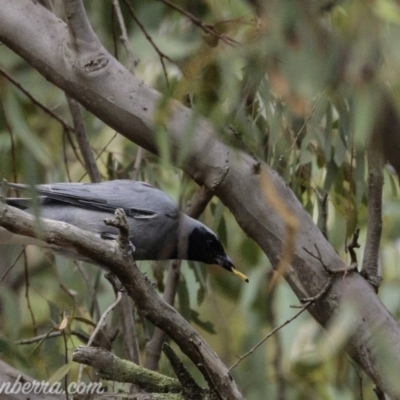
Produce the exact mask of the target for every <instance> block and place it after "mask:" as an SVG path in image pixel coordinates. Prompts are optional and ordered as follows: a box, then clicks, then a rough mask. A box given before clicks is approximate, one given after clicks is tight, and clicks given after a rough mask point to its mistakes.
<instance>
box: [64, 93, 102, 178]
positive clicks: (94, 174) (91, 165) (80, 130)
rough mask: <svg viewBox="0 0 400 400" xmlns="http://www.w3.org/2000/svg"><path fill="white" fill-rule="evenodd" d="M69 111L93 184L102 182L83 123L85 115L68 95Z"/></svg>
mask: <svg viewBox="0 0 400 400" xmlns="http://www.w3.org/2000/svg"><path fill="white" fill-rule="evenodd" d="M67 102H68V106H69V110H70V111H71V115H72V120H73V122H74V132H75V136H76V140H77V142H78V145H79V149H80V151H81V154H82V157H83V160H84V161H85V167H86V171H87V173H88V175H89V177H90V181H91V182H101V176H100V172H99V170H98V168H97V165H96V161H95V159H94V156H93V152H92V149H91V147H90V143H89V139H88V137H87V132H86V128H85V123H84V122H83V114H82V110H81V108H80V105H79V103H78V102H77V101H76V100H74V99H72V98H71V97H70V96H68V95H67Z"/></svg>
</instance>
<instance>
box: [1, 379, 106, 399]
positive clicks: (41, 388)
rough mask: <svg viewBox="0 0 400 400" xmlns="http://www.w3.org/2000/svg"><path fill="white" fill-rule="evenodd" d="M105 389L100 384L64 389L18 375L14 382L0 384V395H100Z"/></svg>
mask: <svg viewBox="0 0 400 400" xmlns="http://www.w3.org/2000/svg"><path fill="white" fill-rule="evenodd" d="M104 391H105V388H104V386H103V385H102V384H101V382H89V383H85V382H79V383H77V382H70V383H69V384H68V386H67V388H66V389H64V388H63V385H62V383H61V382H55V383H52V384H50V383H49V382H46V381H36V380H33V381H25V379H24V378H23V377H22V376H21V375H18V377H17V379H16V380H15V381H14V382H0V395H1V394H9V395H10V394H66V393H68V394H71V395H73V394H102V393H104Z"/></svg>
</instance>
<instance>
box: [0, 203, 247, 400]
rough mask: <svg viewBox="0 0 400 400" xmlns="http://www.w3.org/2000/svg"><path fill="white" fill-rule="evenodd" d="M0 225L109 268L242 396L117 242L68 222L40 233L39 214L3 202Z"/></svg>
mask: <svg viewBox="0 0 400 400" xmlns="http://www.w3.org/2000/svg"><path fill="white" fill-rule="evenodd" d="M0 226H2V227H4V228H6V229H8V230H10V231H11V232H14V233H18V234H21V235H25V236H31V237H38V238H40V239H41V240H44V241H45V242H46V243H48V244H49V245H57V246H63V247H70V248H73V249H75V250H76V251H78V252H79V253H80V254H83V255H85V256H86V257H89V258H91V259H92V260H94V261H95V262H97V263H98V264H99V265H103V266H105V267H107V268H108V269H109V270H110V271H111V272H112V273H113V274H115V275H116V276H117V277H118V279H119V280H120V281H121V282H123V284H124V287H125V288H126V290H127V292H128V294H129V296H130V297H131V298H132V299H133V300H134V301H135V303H136V305H137V307H138V308H139V309H140V310H141V312H142V313H143V315H144V316H145V317H146V318H147V319H148V320H149V321H151V322H152V323H153V324H154V325H156V326H157V327H160V328H161V329H162V330H164V331H165V332H166V333H167V334H168V336H170V337H171V339H172V340H174V341H175V342H176V343H177V344H178V346H179V347H180V348H181V350H182V351H183V352H184V353H185V354H186V355H187V356H188V357H189V358H190V359H191V360H192V361H193V362H194V363H195V365H196V366H197V367H198V368H199V370H200V371H201V372H202V373H203V375H204V377H205V379H206V380H207V381H208V383H209V386H210V388H213V389H214V388H215V390H217V391H218V392H219V393H221V395H222V396H223V397H224V398H229V399H232V400H234V399H242V395H241V393H240V392H239V389H238V388H237V386H236V384H235V382H234V381H233V380H232V378H231V376H230V375H229V371H228V369H227V367H226V366H225V365H224V364H223V363H222V362H221V360H220V359H219V358H218V357H217V355H216V354H215V352H214V351H213V350H212V349H211V348H210V347H209V345H208V344H207V342H205V341H204V339H203V338H202V337H201V336H200V335H199V334H198V333H197V332H196V331H195V330H194V329H193V328H192V327H191V326H190V324H188V323H187V321H186V320H185V319H184V318H183V317H182V316H181V315H180V314H179V313H178V312H177V311H176V310H175V309H174V308H173V307H171V306H169V305H168V304H167V303H165V302H164V301H163V300H162V299H161V298H160V297H159V296H158V294H157V293H156V292H155V291H154V289H153V287H152V285H151V284H150V282H149V281H148V280H147V279H146V278H145V277H144V276H143V275H142V273H141V272H140V270H139V269H138V268H137V266H136V264H135V262H134V261H133V258H132V257H127V256H126V251H125V250H121V249H120V248H119V246H118V245H117V244H116V242H111V243H109V241H106V240H102V239H100V238H98V237H97V236H96V235H94V234H92V233H90V232H88V231H83V230H81V229H78V228H76V227H74V226H72V225H69V224H66V223H64V222H58V221H52V220H45V219H41V225H40V226H41V232H40V233H39V234H38V233H37V232H36V226H37V221H35V217H33V216H32V215H30V214H27V213H25V212H24V211H21V210H18V209H16V208H13V207H10V206H7V205H6V204H4V203H3V202H0Z"/></svg>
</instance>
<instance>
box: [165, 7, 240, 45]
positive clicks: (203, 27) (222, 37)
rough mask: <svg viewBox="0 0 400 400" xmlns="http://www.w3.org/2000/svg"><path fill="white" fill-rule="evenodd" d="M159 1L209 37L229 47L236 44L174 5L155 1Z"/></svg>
mask: <svg viewBox="0 0 400 400" xmlns="http://www.w3.org/2000/svg"><path fill="white" fill-rule="evenodd" d="M157 1H160V2H161V3H164V4H165V5H166V6H168V7H170V8H172V9H173V10H175V11H178V12H179V13H180V14H182V15H184V16H185V17H187V18H189V19H190V21H192V22H193V24H195V25H196V26H198V27H199V28H200V29H202V30H203V31H204V32H206V33H209V34H210V35H213V36H215V37H217V38H218V39H221V40H222V41H223V42H225V43H227V44H229V45H236V44H238V42H237V41H236V40H234V39H232V38H230V37H229V36H227V35H225V34H223V33H220V32H218V31H217V30H216V29H215V28H214V27H213V26H211V25H207V24H204V23H203V22H202V21H201V20H200V19H199V18H197V17H195V16H194V15H193V14H191V13H190V12H188V11H186V10H184V9H183V8H181V7H179V6H177V5H176V4H174V3H171V2H169V1H168V0H157Z"/></svg>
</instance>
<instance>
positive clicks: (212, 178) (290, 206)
mask: <svg viewBox="0 0 400 400" xmlns="http://www.w3.org/2000/svg"><path fill="white" fill-rule="evenodd" d="M0 6H1V13H0V40H1V41H2V42H3V43H4V44H5V45H6V46H8V47H9V48H11V49H13V50H14V51H15V52H16V53H18V54H19V55H20V56H21V57H23V58H24V59H25V60H26V61H27V62H28V63H30V64H31V65H32V66H33V67H34V68H36V69H37V70H38V71H39V72H40V73H41V74H42V75H43V76H45V77H46V78H47V79H48V80H49V81H51V82H53V83H54V84H55V85H57V86H58V87H60V88H62V89H63V90H65V91H66V92H67V93H68V94H70V95H71V96H72V97H74V98H75V99H77V100H78V101H79V102H80V103H81V104H82V105H84V106H85V107H86V108H87V109H88V110H89V111H91V112H92V113H93V114H94V115H96V116H97V117H99V118H100V119H102V120H103V121H104V122H105V123H107V124H108V125H110V126H111V127H112V128H113V129H115V130H117V131H118V132H120V133H121V134H123V135H124V136H126V137H127V138H128V139H130V140H132V141H133V142H135V143H137V144H138V145H140V146H142V147H144V148H145V149H146V150H148V151H151V152H153V153H155V154H158V140H157V137H156V134H155V133H154V132H155V129H156V121H157V122H158V123H159V124H160V125H162V126H163V127H164V128H165V134H168V142H169V144H170V146H171V156H172V160H173V161H175V162H176V163H177V164H178V166H179V167H181V168H182V169H184V170H185V172H186V173H187V174H188V175H190V176H191V177H192V178H193V179H194V180H195V181H196V182H198V183H199V184H202V185H205V186H206V187H208V188H209V189H212V190H214V193H215V194H216V195H217V196H218V197H219V198H220V199H221V200H222V201H223V202H224V204H225V205H226V206H228V207H229V209H230V210H231V212H232V213H233V215H234V216H235V217H236V219H237V221H238V223H239V225H240V226H241V228H242V229H243V230H244V231H245V232H246V233H247V234H248V235H249V236H250V237H252V238H253V239H254V240H255V241H256V242H257V243H258V244H259V245H260V246H261V248H262V249H263V251H264V252H265V253H266V254H267V256H268V257H269V259H270V260H271V262H272V264H273V265H274V266H277V265H278V264H279V260H280V259H282V256H283V255H282V249H283V248H284V243H286V242H287V239H288V225H287V221H288V220H290V219H291V220H292V221H293V220H296V221H297V224H296V225H297V230H296V231H295V232H294V230H293V226H294V225H293V224H292V225H291V232H292V233H291V234H292V235H293V234H295V238H294V241H293V246H292V247H293V248H292V249H291V258H290V263H287V267H286V269H285V277H286V279H287V281H288V282H289V284H290V285H291V287H292V289H293V290H294V292H295V293H296V294H297V295H298V296H299V297H300V298H303V297H309V296H313V295H315V294H316V293H318V292H319V291H320V290H321V288H323V287H324V285H325V284H326V279H327V276H326V273H325V271H323V269H322V267H321V265H320V264H319V262H318V261H317V260H315V259H313V258H312V257H311V256H310V255H309V254H307V252H306V251H304V248H306V249H309V250H312V249H314V244H316V245H317V246H318V248H319V250H320V251H321V255H322V257H323V259H324V262H325V263H326V264H327V265H330V267H331V268H332V269H340V268H343V262H342V261H341V260H340V258H339V257H338V255H337V253H336V252H335V250H334V249H333V248H332V247H331V245H330V244H329V243H327V241H326V240H325V238H324V237H323V235H322V234H321V233H320V231H319V230H318V228H317V227H316V225H315V224H314V222H313V221H312V219H311V217H310V216H309V215H308V214H307V213H306V212H305V210H304V209H303V207H302V206H301V204H300V203H299V201H298V200H297V199H296V197H295V196H294V194H293V193H292V192H291V191H290V189H289V188H288V187H287V186H286V184H285V182H284V181H283V180H282V179H281V178H280V177H279V176H278V174H276V173H275V172H274V171H272V170H271V169H270V168H269V167H268V166H267V165H265V164H258V163H256V162H255V161H254V159H253V158H252V157H251V156H249V155H247V154H245V153H243V152H240V151H235V150H232V149H231V148H229V147H228V146H226V145H224V144H223V143H221V142H220V141H219V140H218V138H217V137H216V133H215V132H214V129H213V127H212V125H211V124H210V123H209V122H208V121H207V120H205V119H204V118H201V117H199V116H198V115H196V114H195V113H194V112H193V111H192V110H190V109H188V108H186V107H184V106H183V105H181V104H180V103H178V102H176V101H174V100H170V102H169V110H170V112H168V113H164V114H163V115H166V116H165V119H163V120H162V121H160V117H158V119H157V115H158V116H159V115H160V113H158V114H157V107H158V105H159V104H160V103H161V102H160V99H161V95H160V94H159V93H158V92H156V91H155V90H153V89H152V88H149V87H147V86H146V85H144V84H143V83H142V82H141V81H140V80H139V79H137V78H136V77H134V76H132V74H130V73H129V71H128V70H126V69H125V68H124V67H123V66H122V65H121V64H119V63H118V62H117V61H116V60H115V59H114V58H113V57H112V56H111V55H110V54H108V52H107V51H106V50H105V49H103V48H102V49H100V50H99V51H100V52H101V53H102V54H103V61H104V62H103V63H98V64H97V65H98V66H99V68H97V70H96V71H95V73H90V74H86V72H85V71H86V70H85V63H77V64H75V65H76V66H77V67H81V68H82V69H80V70H77V69H76V68H72V67H71V63H69V62H68V60H70V59H71V58H73V57H77V55H76V54H72V55H71V54H70V52H69V53H68V52H66V51H65V46H64V44H65V43H66V42H68V40H69V38H68V30H67V29H66V26H65V24H63V23H62V22H61V21H60V20H59V19H57V18H56V17H55V16H54V15H53V14H51V13H49V12H48V11H47V10H46V9H44V8H43V7H41V6H39V5H37V4H35V3H34V2H31V1H29V0H0ZM49 32H51V35H49ZM189 133H190V135H189V137H190V139H191V140H190V141H189V140H188V134H189ZM181 149H185V150H184V153H182V154H180V151H181ZM265 182H268V185H265ZM272 192H273V193H272ZM271 193H272V194H271ZM279 204H281V205H282V204H283V205H284V206H285V210H289V214H290V215H289V214H288V213H286V214H285V215H284V214H282V212H281V211H278V205H279ZM103 247H104V245H103ZM110 261H111V260H110ZM121 273H122V271H121ZM130 273H133V272H129V274H130ZM124 274H128V272H126V271H125V272H124ZM131 290H132V288H131ZM143 290H146V291H147V289H143ZM132 294H133V295H134V293H132ZM146 299H147V300H146V301H145V302H146V307H143V308H144V309H148V308H151V307H149V304H152V300H150V299H151V297H146ZM349 303H350V304H352V306H353V307H354V308H355V309H356V311H357V312H356V316H357V317H356V318H357V320H356V321H355V322H356V323H357V329H356V330H355V333H354V335H353V336H352V337H351V338H350V340H349V344H348V347H347V351H348V353H349V354H350V355H351V356H352V357H353V358H354V359H355V360H356V361H357V362H358V363H360V365H361V366H362V367H363V368H364V370H365V371H366V372H367V373H368V374H369V376H370V377H371V378H372V379H373V380H374V381H375V382H376V383H377V384H378V385H379V386H380V387H381V388H383V390H384V391H385V392H386V393H387V394H389V395H391V396H392V398H400V385H398V382H397V380H396V379H392V378H391V377H393V376H397V374H398V373H399V372H400V329H399V326H398V324H397V323H396V321H395V320H394V319H393V317H392V316H391V315H390V313H389V312H388V311H387V310H386V308H385V307H384V306H383V305H382V304H381V303H380V302H379V300H378V299H377V298H376V296H375V293H374V292H373V290H372V289H371V287H370V286H369V284H367V283H366V282H365V280H364V279H363V278H362V277H361V276H359V275H357V274H351V275H348V276H346V278H345V279H344V280H342V279H341V278H338V277H336V278H335V282H334V284H333V286H332V288H331V290H330V292H329V293H328V294H327V295H326V296H325V297H324V298H323V299H320V300H319V301H318V302H316V304H313V305H312V306H311V307H310V308H309V311H310V312H311V314H312V315H313V316H314V317H315V318H316V319H317V320H318V321H319V322H320V323H321V324H322V325H325V324H326V323H327V322H328V321H329V319H330V318H331V316H333V315H334V314H336V313H337V312H339V311H340V307H341V306H342V305H346V304H349ZM165 307H166V306H165V305H164V306H163V309H164V308H165ZM166 309H168V310H169V308H166ZM171 313H172V311H171ZM169 315H171V314H169ZM176 318H178V317H175V316H174V317H173V319H172V321H174V323H175V322H176ZM154 319H155V320H156V321H157V324H156V325H158V326H161V325H163V324H164V323H165V324H166V325H168V324H170V322H168V323H167V321H166V320H165V318H164V315H162V316H161V317H160V319H159V318H158V317H156V316H154ZM168 334H169V335H170V336H173V335H174V332H168ZM186 335H187V336H186ZM190 335H191V333H190V332H189V331H186V332H185V333H184V334H183V335H182V336H183V340H184V342H183V343H184V344H182V343H181V346H182V347H186V344H187V345H188V347H187V348H186V354H188V355H189V356H190V358H192V359H196V360H197V361H199V358H201V357H199V354H198V353H196V351H198V349H199V348H200V351H204V348H202V347H198V346H195V345H194V343H187V341H188V338H190ZM175 338H176V335H175ZM382 346H384V349H386V351H384V349H383V348H382ZM388 366H390V370H388V368H389V367H388ZM215 367H216V368H218V367H217V366H216V365H215ZM222 370H223V371H224V368H222ZM213 371H214V369H213ZM203 372H204V373H205V371H203ZM224 379H226V381H224V382H225V383H227V384H228V386H229V387H230V383H229V381H228V377H227V376H226V375H225V374H224ZM220 384H221V385H223V383H222V381H220V380H219V381H218V385H220ZM236 390H237V389H234V390H233V392H234V395H233V397H231V398H235V396H236V397H237V396H239V395H238V393H237V392H236ZM228 397H229V396H228Z"/></svg>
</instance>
